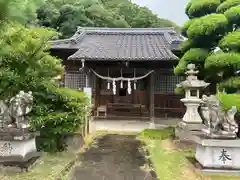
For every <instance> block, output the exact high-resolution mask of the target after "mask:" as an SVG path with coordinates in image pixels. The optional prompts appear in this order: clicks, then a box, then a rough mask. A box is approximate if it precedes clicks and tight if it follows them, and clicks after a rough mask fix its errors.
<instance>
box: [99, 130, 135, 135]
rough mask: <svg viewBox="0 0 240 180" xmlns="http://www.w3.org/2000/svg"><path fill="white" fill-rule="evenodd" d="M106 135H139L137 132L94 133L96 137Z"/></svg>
mask: <svg viewBox="0 0 240 180" xmlns="http://www.w3.org/2000/svg"><path fill="white" fill-rule="evenodd" d="M106 134H119V135H138V134H139V133H137V132H119V131H97V132H96V135H97V136H101V135H106Z"/></svg>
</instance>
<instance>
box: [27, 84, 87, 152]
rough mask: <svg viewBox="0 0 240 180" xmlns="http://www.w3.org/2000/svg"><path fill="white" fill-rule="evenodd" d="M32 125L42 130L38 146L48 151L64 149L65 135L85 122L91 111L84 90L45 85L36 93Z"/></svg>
mask: <svg viewBox="0 0 240 180" xmlns="http://www.w3.org/2000/svg"><path fill="white" fill-rule="evenodd" d="M34 97H35V102H34V108H33V112H32V114H31V115H32V116H31V127H32V128H33V129H34V130H37V131H40V133H41V136H40V137H39V138H38V141H37V142H38V148H40V149H42V150H45V151H59V150H60V151H61V150H64V149H65V137H66V135H67V134H69V133H74V132H75V131H77V130H78V129H79V128H80V127H81V125H83V123H84V120H85V117H86V115H87V113H88V111H87V109H86V106H87V105H88V104H87V103H88V101H87V97H86V95H85V93H83V92H80V91H77V90H72V89H68V88H56V87H54V86H53V87H51V88H46V89H45V91H39V92H35V93H34Z"/></svg>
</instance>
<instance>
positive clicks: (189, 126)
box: [178, 121, 205, 131]
mask: <svg viewBox="0 0 240 180" xmlns="http://www.w3.org/2000/svg"><path fill="white" fill-rule="evenodd" d="M178 127H180V128H182V129H185V130H188V131H202V129H203V128H205V125H204V124H202V123H186V122H184V121H182V122H180V123H178Z"/></svg>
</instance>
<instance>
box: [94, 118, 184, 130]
mask: <svg viewBox="0 0 240 180" xmlns="http://www.w3.org/2000/svg"><path fill="white" fill-rule="evenodd" d="M180 121H181V120H179V119H169V120H156V122H155V128H159V129H161V128H166V127H169V126H176V125H177V124H178V123H179V122H180ZM89 128H90V129H89V131H90V133H95V132H96V131H113V132H141V131H143V130H144V129H148V128H150V129H151V125H150V122H149V121H134V120H91V121H90V122H89Z"/></svg>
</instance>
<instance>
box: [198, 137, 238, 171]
mask: <svg viewBox="0 0 240 180" xmlns="http://www.w3.org/2000/svg"><path fill="white" fill-rule="evenodd" d="M194 141H195V142H196V143H197V148H196V154H195V158H196V160H197V161H198V162H199V163H200V164H201V165H202V167H203V168H205V169H221V170H233V169H235V170H239V169H240V161H239V160H240V140H239V139H233V140H224V139H221V140H215V139H205V138H204V137H201V136H195V137H194Z"/></svg>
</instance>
